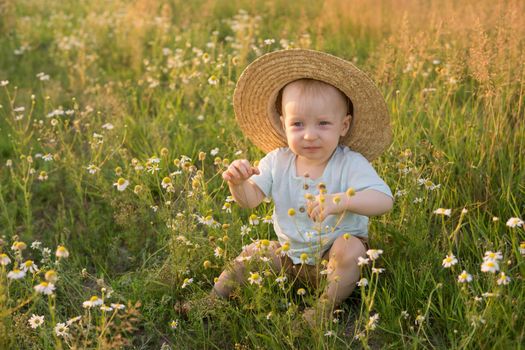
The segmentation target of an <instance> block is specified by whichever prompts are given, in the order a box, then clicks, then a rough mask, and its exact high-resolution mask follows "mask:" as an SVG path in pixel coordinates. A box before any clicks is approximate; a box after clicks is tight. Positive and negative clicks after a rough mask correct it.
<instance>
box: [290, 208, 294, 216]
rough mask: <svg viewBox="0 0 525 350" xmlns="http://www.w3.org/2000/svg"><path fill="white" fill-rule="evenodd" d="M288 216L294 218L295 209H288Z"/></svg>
mask: <svg viewBox="0 0 525 350" xmlns="http://www.w3.org/2000/svg"><path fill="white" fill-rule="evenodd" d="M288 215H289V216H294V215H295V209H294V208H290V209H288Z"/></svg>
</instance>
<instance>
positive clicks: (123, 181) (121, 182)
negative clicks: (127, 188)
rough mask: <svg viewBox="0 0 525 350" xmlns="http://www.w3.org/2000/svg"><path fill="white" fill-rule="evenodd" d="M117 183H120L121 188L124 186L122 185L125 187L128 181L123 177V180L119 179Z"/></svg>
mask: <svg viewBox="0 0 525 350" xmlns="http://www.w3.org/2000/svg"><path fill="white" fill-rule="evenodd" d="M117 183H118V185H119V186H122V185H124V184H125V183H126V179H124V178H122V177H121V178H119V179H118V181H117Z"/></svg>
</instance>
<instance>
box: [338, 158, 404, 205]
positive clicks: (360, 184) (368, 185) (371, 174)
mask: <svg viewBox="0 0 525 350" xmlns="http://www.w3.org/2000/svg"><path fill="white" fill-rule="evenodd" d="M344 171H345V173H346V174H348V181H347V188H348V187H353V188H354V189H355V190H356V192H359V191H364V190H368V189H372V190H376V191H379V192H382V193H384V194H386V195H388V196H390V197H391V198H394V196H393V195H392V191H391V190H390V187H388V185H387V184H386V183H385V181H383V179H381V177H379V175H378V174H377V172H376V171H375V169H374V168H373V167H372V164H370V162H369V161H368V160H367V159H366V158H365V157H364V156H363V155H361V154H360V153H357V152H355V153H354V154H353V156H352V160H351V161H350V162H347V169H344Z"/></svg>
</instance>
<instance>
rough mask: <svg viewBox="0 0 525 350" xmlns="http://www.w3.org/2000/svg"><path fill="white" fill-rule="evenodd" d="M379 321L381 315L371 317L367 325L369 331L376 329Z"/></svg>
mask: <svg viewBox="0 0 525 350" xmlns="http://www.w3.org/2000/svg"><path fill="white" fill-rule="evenodd" d="M378 321H379V314H374V315H372V316H370V318H369V319H368V323H367V324H366V328H367V329H369V330H374V329H376V327H377V322H378Z"/></svg>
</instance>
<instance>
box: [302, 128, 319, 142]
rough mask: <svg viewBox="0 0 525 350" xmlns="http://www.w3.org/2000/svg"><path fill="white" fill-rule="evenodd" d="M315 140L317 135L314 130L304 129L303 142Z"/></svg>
mask: <svg viewBox="0 0 525 350" xmlns="http://www.w3.org/2000/svg"><path fill="white" fill-rule="evenodd" d="M316 138H317V133H316V132H315V130H312V129H306V130H305V132H304V139H305V140H315V139H316Z"/></svg>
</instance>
